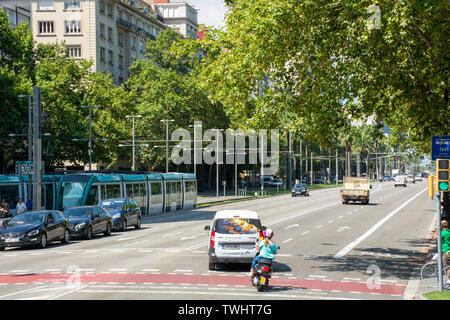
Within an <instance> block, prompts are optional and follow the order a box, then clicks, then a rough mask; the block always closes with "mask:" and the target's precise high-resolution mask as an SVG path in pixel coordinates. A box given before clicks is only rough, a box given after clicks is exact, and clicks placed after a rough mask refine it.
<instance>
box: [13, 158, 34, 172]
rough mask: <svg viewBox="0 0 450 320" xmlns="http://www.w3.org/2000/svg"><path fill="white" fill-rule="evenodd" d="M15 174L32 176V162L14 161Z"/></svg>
mask: <svg viewBox="0 0 450 320" xmlns="http://www.w3.org/2000/svg"><path fill="white" fill-rule="evenodd" d="M16 174H25V175H32V174H33V161H16Z"/></svg>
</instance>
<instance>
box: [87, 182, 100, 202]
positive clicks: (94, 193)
mask: <svg viewBox="0 0 450 320" xmlns="http://www.w3.org/2000/svg"><path fill="white" fill-rule="evenodd" d="M97 203H98V186H92V187H91V190H89V193H88V196H87V199H86V205H87V206H95V205H97Z"/></svg>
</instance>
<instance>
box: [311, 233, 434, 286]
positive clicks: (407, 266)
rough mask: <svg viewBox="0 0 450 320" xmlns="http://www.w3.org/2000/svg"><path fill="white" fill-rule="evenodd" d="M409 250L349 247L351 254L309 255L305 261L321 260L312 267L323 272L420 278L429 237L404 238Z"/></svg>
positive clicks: (402, 278) (407, 278) (404, 278)
mask: <svg viewBox="0 0 450 320" xmlns="http://www.w3.org/2000/svg"><path fill="white" fill-rule="evenodd" d="M404 242H406V243H407V244H408V245H409V247H410V248H411V249H399V248H381V247H371V248H361V249H353V250H352V253H353V254H347V255H346V256H345V257H343V258H334V257H333V256H312V257H307V258H305V259H307V260H314V261H319V262H322V264H321V265H319V266H317V267H315V268H316V269H320V270H323V271H325V272H345V273H349V272H359V273H362V274H366V275H369V276H370V275H375V273H377V272H378V273H379V276H381V278H382V279H383V278H398V279H401V280H405V281H408V280H409V279H411V278H414V279H417V278H420V268H421V267H422V265H423V264H424V260H425V258H426V253H424V252H425V251H426V249H427V248H428V247H429V244H430V240H429V239H411V240H404Z"/></svg>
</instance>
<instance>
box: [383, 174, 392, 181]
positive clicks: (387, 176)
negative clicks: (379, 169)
mask: <svg viewBox="0 0 450 320" xmlns="http://www.w3.org/2000/svg"><path fill="white" fill-rule="evenodd" d="M393 180H394V179H393V178H392V177H391V176H389V175H385V176H383V181H393Z"/></svg>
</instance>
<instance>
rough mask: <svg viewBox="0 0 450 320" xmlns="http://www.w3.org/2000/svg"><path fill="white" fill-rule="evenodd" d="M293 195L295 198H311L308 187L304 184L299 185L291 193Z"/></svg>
mask: <svg viewBox="0 0 450 320" xmlns="http://www.w3.org/2000/svg"><path fill="white" fill-rule="evenodd" d="M291 194H292V196H293V197H296V196H299V195H302V196H309V190H308V186H307V185H306V184H304V183H297V184H296V185H295V186H294V187H293V188H292V191H291Z"/></svg>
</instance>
